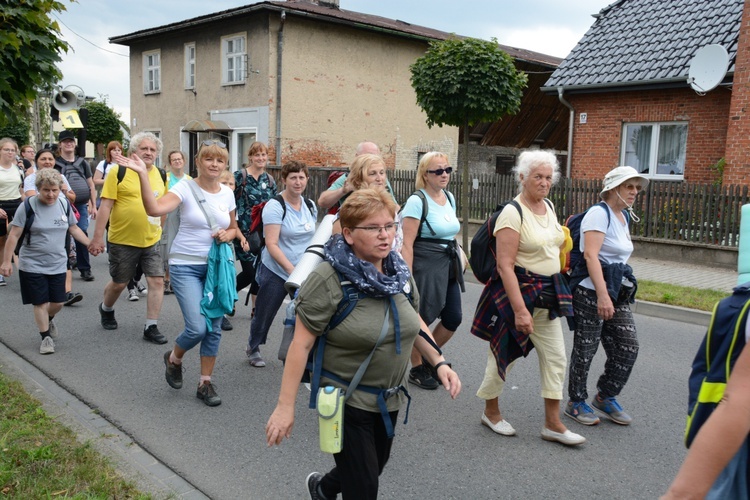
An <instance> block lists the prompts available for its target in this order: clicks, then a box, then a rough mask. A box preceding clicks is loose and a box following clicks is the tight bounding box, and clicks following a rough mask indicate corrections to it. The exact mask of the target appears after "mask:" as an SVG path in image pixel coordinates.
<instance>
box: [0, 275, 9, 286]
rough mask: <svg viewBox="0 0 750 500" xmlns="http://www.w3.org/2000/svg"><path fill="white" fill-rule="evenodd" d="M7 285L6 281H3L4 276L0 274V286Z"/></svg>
mask: <svg viewBox="0 0 750 500" xmlns="http://www.w3.org/2000/svg"><path fill="white" fill-rule="evenodd" d="M7 285H8V282H7V281H5V278H4V277H2V276H0V286H7Z"/></svg>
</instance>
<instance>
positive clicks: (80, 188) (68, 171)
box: [55, 156, 91, 205]
mask: <svg viewBox="0 0 750 500" xmlns="http://www.w3.org/2000/svg"><path fill="white" fill-rule="evenodd" d="M87 168H88V169H89V175H91V172H90V169H91V167H89V166H88V163H87V162H86V160H84V159H83V158H81V157H80V156H77V157H76V159H75V160H74V161H73V162H72V163H71V162H69V161H67V160H65V159H63V158H57V159H56V160H55V170H57V171H58V172H60V173H61V174H62V175H64V176H65V178H66V179H67V180H68V184H70V189H72V190H73V192H74V193H75V194H76V203H77V204H79V205H80V204H82V203H86V202H88V201H89V199H90V198H91V190H90V189H89V183H88V177H86V169H87Z"/></svg>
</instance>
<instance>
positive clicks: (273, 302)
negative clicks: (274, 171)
mask: <svg viewBox="0 0 750 500" xmlns="http://www.w3.org/2000/svg"><path fill="white" fill-rule="evenodd" d="M281 178H282V180H283V182H284V190H283V191H282V192H281V193H279V194H278V195H277V196H275V197H273V198H271V199H270V200H268V202H267V203H266V205H265V206H264V207H263V215H262V217H263V235H264V237H265V246H264V247H263V249H262V251H261V255H260V263H259V264H258V273H257V275H256V279H257V282H258V298H257V304H258V305H257V306H256V311H255V315H254V316H253V319H252V321H251V322H250V337H249V338H248V339H247V348H246V349H245V353H246V354H247V357H248V360H249V362H250V365H251V366H254V367H256V368H262V367H264V366H266V362H265V360H264V359H263V357H262V356H261V354H260V346H261V345H262V344H265V343H266V339H267V338H268V329H269V328H271V323H272V322H273V319H274V318H275V317H276V313H277V312H278V310H279V308H280V307H281V304H282V303H283V302H284V297H286V295H287V292H286V288H285V287H284V283H286V280H287V279H288V278H289V275H290V274H291V273H292V271H294V266H296V265H297V263H298V262H299V260H300V259H301V258H302V254H304V253H305V250H306V249H307V246H308V245H309V244H310V240H311V239H312V237H313V235H314V234H315V223H316V221H317V220H318V209H317V207H316V206H315V203H313V202H312V201H311V200H308V199H306V198H305V197H304V196H302V193H304V192H305V189H306V188H307V181H308V179H309V174H308V171H307V165H305V164H304V163H303V162H301V161H294V160H292V161H290V162H287V163H285V164H284V166H282V167H281Z"/></svg>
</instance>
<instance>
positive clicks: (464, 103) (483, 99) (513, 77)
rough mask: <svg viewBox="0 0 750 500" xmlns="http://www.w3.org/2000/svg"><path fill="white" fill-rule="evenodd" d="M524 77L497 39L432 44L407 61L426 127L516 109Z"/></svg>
mask: <svg viewBox="0 0 750 500" xmlns="http://www.w3.org/2000/svg"><path fill="white" fill-rule="evenodd" d="M527 80H528V78H527V77H526V75H525V74H523V73H521V72H518V71H517V70H516V68H515V66H514V65H513V59H512V58H511V57H510V56H509V55H508V54H506V53H505V52H503V51H502V50H501V49H500V47H499V46H498V45H497V40H495V39H492V41H486V40H478V39H476V38H465V39H461V40H459V39H456V38H452V39H449V40H442V41H436V42H431V43H430V48H429V50H428V51H427V52H426V53H425V55H424V56H422V57H420V58H419V59H417V61H416V62H415V63H414V64H412V65H411V84H412V87H414V91H415V93H416V94H417V104H419V106H420V107H421V108H422V109H423V110H424V112H425V113H426V114H427V125H428V126H429V127H432V126H433V125H435V124H437V125H439V126H442V125H451V126H455V127H460V126H463V125H464V124H465V123H468V124H469V125H473V124H475V123H477V122H492V121H495V120H498V119H500V118H501V117H502V116H503V115H506V114H514V113H517V112H518V111H519V109H520V107H521V97H522V96H523V89H524V88H525V87H526V83H527Z"/></svg>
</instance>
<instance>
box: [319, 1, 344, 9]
mask: <svg viewBox="0 0 750 500" xmlns="http://www.w3.org/2000/svg"><path fill="white" fill-rule="evenodd" d="M316 3H317V4H318V5H320V6H321V7H328V8H329V9H337V10H338V9H339V0H318V1H317V2H316Z"/></svg>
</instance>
